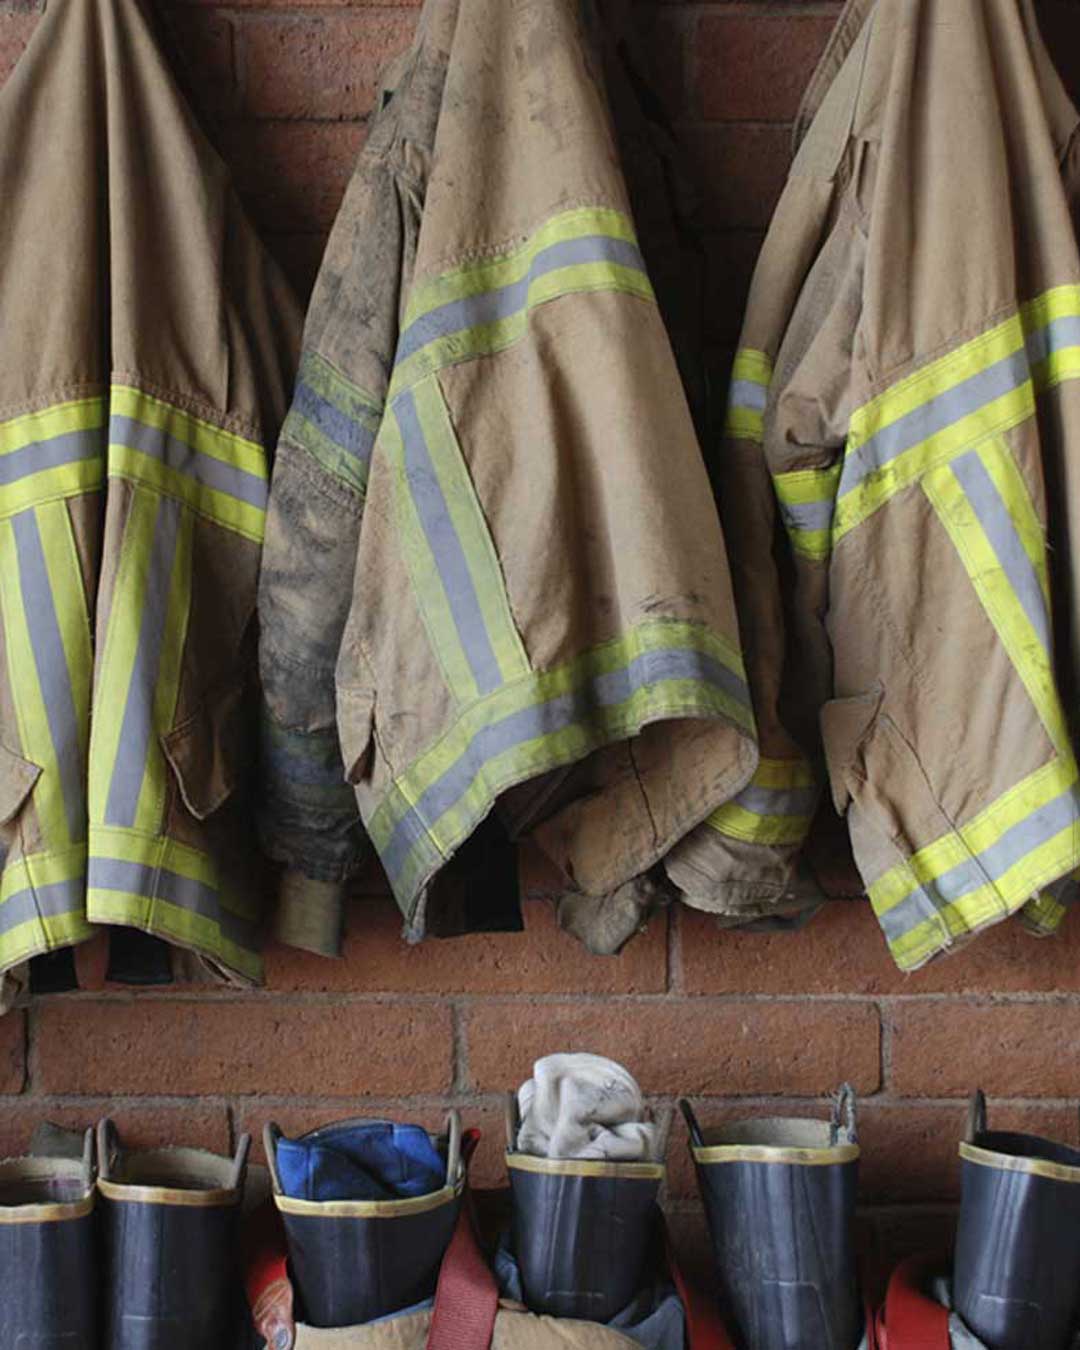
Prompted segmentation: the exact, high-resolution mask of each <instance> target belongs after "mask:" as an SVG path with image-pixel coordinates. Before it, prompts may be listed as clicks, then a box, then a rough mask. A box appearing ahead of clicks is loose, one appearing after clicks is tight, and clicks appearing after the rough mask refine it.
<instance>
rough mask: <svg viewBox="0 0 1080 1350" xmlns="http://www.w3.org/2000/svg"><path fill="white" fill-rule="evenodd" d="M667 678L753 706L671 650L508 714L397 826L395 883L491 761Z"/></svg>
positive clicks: (389, 866) (391, 843)
mask: <svg viewBox="0 0 1080 1350" xmlns="http://www.w3.org/2000/svg"><path fill="white" fill-rule="evenodd" d="M666 680H695V681H698V682H701V683H706V684H712V685H714V686H717V687H718V688H721V689H723V690H724V692H725V693H726V694H728V695H729V696H731V697H733V698H735V699H737V700H738V701H739V702H740V703H742V704H744V705H745V706H746V707H747V708H749V707H750V693H749V690H748V689H747V686H746V683H745V681H743V680H742V679H741V678H740V677H739V676H738V675H736V674H734V672H732V671H730V670H728V669H727V667H726V666H724V665H721V663H720V662H719V661H715V660H713V658H712V657H710V656H707V655H705V654H704V653H703V652H697V651H693V650H689V649H687V648H674V647H673V648H668V649H661V650H659V651H651V652H645V653H643V654H642V655H641V656H638V657H635V659H634V660H633V661H631V662H630V664H629V665H627V666H623V667H622V668H621V669H620V670H613V671H608V672H607V673H605V674H603V675H596V676H594V677H593V678H592V679H589V680H586V681H584V682H583V683H582V684H581V685H580V686H579V687H578V688H577V689H573V690H571V691H569V692H568V693H566V694H561V695H559V696H558V697H557V698H552V699H548V700H547V702H545V703H536V704H532V705H530V706H529V707H526V708H521V709H519V710H518V711H516V712H513V713H509V714H508V715H507V716H506V717H503V718H502V719H500V720H499V721H497V722H492V723H490V724H488V725H487V726H485V727H482V728H481V729H480V730H479V731H478V732H477V733H476V735H475V736H474V737H473V738H472V740H471V741H470V742H469V744H468V745H467V746H466V748H465V750H464V751H463V753H462V754H461V756H460V758H459V759H458V760H457V761H456V762H455V763H454V764H453V765H452V766H451V767H450V768H449V769H448V770H447V771H446V773H444V774H443V776H442V777H441V778H440V779H438V780H437V781H436V782H435V783H433V784H432V785H431V787H429V788H428V789H427V791H426V792H424V793H423V794H422V795H421V797H420V799H419V800H418V801H417V803H416V805H415V807H413V808H411V809H410V810H408V811H407V812H406V814H405V815H404V816H403V817H402V819H401V820H400V821H399V822H398V824H397V826H396V827H395V829H394V832H393V834H392V835H391V836H390V839H389V840H388V841H387V844H386V847H385V848H384V849H381V850H380V857H381V858H382V862H383V866H384V867H385V868H386V871H387V873H388V875H389V876H390V878H391V880H393V879H394V878H395V877H397V876H398V875H399V874H400V873H401V871H402V869H403V868H404V866H405V863H406V862H407V860H408V857H409V853H410V852H411V850H412V847H413V845H414V844H415V843H417V842H419V841H420V840H422V839H425V838H426V837H427V833H428V830H427V826H426V825H425V822H430V823H431V824H434V823H435V822H436V821H438V820H439V819H440V818H441V817H442V816H443V815H445V814H446V812H447V811H449V810H450V809H451V808H452V807H454V806H455V805H456V804H457V803H458V802H459V801H460V800H461V798H462V797H463V796H464V795H465V793H466V792H467V791H468V789H469V788H470V787H471V786H472V784H473V782H474V781H475V780H476V779H477V778H481V777H483V774H484V772H485V769H486V767H487V765H488V764H489V763H490V761H492V760H494V759H496V758H497V757H498V756H499V755H502V754H505V753H506V752H507V751H508V750H513V749H515V748H517V747H518V746H521V745H524V744H526V743H527V742H529V741H533V740H537V739H540V738H542V737H544V736H551V735H553V734H555V733H556V732H560V731H564V730H565V729H566V728H567V727H571V726H574V725H575V724H581V725H583V726H585V727H588V726H589V724H590V721H591V720H592V717H593V715H594V714H595V711H596V709H597V708H610V707H617V706H618V705H619V704H621V703H625V702H626V700H627V699H628V698H630V697H631V696H632V695H633V694H635V693H636V692H638V691H639V690H641V689H647V688H648V687H649V686H650V685H653V684H659V683H661V682H663V681H666Z"/></svg>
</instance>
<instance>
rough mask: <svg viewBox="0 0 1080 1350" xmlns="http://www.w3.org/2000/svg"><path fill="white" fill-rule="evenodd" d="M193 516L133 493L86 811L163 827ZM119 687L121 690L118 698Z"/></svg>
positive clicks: (106, 819) (107, 820) (113, 820)
mask: <svg viewBox="0 0 1080 1350" xmlns="http://www.w3.org/2000/svg"><path fill="white" fill-rule="evenodd" d="M193 531H194V517H193V516H192V514H191V513H190V512H189V511H185V510H184V508H183V507H182V506H181V504H180V503H179V502H176V501H174V500H172V499H171V498H156V497H154V496H151V495H150V494H148V493H136V494H135V497H134V499H133V501H132V504H131V510H130V512H129V514H128V519H127V523H126V526H125V530H124V539H123V545H122V548H123V553H124V559H125V561H124V563H123V564H122V565H121V567H120V569H119V571H118V573H117V576H116V581H115V591H114V594H113V596H112V598H111V603H110V606H109V615H110V618H109V626H108V631H107V635H106V640H105V644H104V652H103V656H102V660H101V666H100V670H99V673H98V681H97V687H98V688H99V689H109V690H112V691H114V693H115V694H116V695H117V697H115V698H114V699H109V700H107V701H105V706H104V707H103V708H102V709H101V711H100V712H98V713H96V714H95V717H94V742H93V747H94V748H93V753H92V755H91V771H90V818H91V820H92V822H93V823H95V824H106V825H117V826H127V827H136V828H139V829H141V830H144V831H145V832H147V833H148V834H157V833H158V832H159V831H160V829H161V827H162V816H163V811H164V805H165V793H166V786H167V782H168V770H167V768H166V764H165V757H164V754H163V753H162V750H161V745H160V741H159V737H160V736H161V734H162V733H163V732H166V731H168V730H169V729H170V728H171V727H172V725H173V722H174V720H175V713H176V704H177V698H178V696H179V686H180V667H181V661H182V653H183V648H184V643H185V641H186V637H187V627H188V618H189V612H190V607H191V604H190V600H191V572H192V557H191V554H192V539H193ZM121 691H123V693H122V696H120V693H121Z"/></svg>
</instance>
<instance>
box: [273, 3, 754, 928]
mask: <svg viewBox="0 0 1080 1350" xmlns="http://www.w3.org/2000/svg"><path fill="white" fill-rule="evenodd" d="M609 31H610V30H608V29H607V28H605V26H604V25H603V24H602V23H601V22H600V19H599V16H598V13H597V11H596V9H595V8H594V6H593V4H592V3H586V4H579V3H576V2H575V0H555V3H552V2H551V0H516V2H515V3H512V4H506V3H501V2H499V3H496V0H428V3H427V4H426V5H425V8H424V10H423V13H422V15H421V20H420V25H419V32H418V36H417V39H416V42H415V44H414V46H413V48H412V50H411V51H410V52H409V53H407V54H406V56H405V57H404V58H403V59H402V60H400V61H399V62H397V63H396V64H395V66H394V68H393V69H392V70H391V71H390V72H389V74H388V76H387V81H386V85H385V88H384V91H383V93H382V95H381V98H380V100H379V105H380V111H379V112H378V114H377V116H376V117H375V119H374V121H373V124H372V127H371V132H370V136H369V140H368V142H367V145H366V147H365V149H364V152H363V154H362V156H361V159H360V163H359V165H358V166H357V169H356V173H355V176H354V178H353V180H352V183H351V186H350V188H349V190H348V193H347V196H346V199H345V203H344V206H343V208H342V211H341V214H340V216H339V219H338V221H337V224H336V226H335V229H334V232H333V236H332V239H331V242H330V245H329V249H328V252H327V255H326V258H325V261H324V264H323V267H322V271H321V274H320V277H319V280H318V283H317V286H316V290H315V295H314V299H313V304H312V308H311V312H310V314H309V317H308V321H307V327H306V330H305V336H304V353H303V357H302V364H301V373H300V379H299V382H298V385H297V389H296V394H295V397H294V401H293V405H292V410H291V412H290V414H289V417H288V420H287V423H286V426H285V430H284V433H283V436H282V440H281V445H280V450H279V454H278V457H277V461H276V464H275V471H274V482H273V491H272V495H271V507H270V518H269V523H268V535H267V549H266V562H265V567H264V571H263V580H262V584H261V590H260V613H261V619H262V625H263V637H262V647H261V670H262V677H263V683H264V688H265V695H266V707H265V717H264V745H265V747H266V764H267V765H268V772H269V779H270V785H269V789H268V792H267V795H266V801H265V808H266V809H265V812H264V830H263V833H264V838H265V841H266V844H267V847H268V848H269V849H270V850H271V851H272V852H273V853H274V855H275V856H276V857H277V858H279V859H280V860H281V861H283V862H284V863H286V864H287V866H288V868H289V869H290V872H291V873H292V875H290V877H289V878H288V880H287V894H286V897H285V899H286V903H285V905H284V907H283V909H282V911H281V921H280V922H281V929H280V931H281V932H283V933H284V934H286V935H289V934H293V935H298V934H299V935H303V937H304V941H305V945H308V946H311V947H312V948H313V949H315V950H323V951H334V950H336V949H337V945H338V927H339V925H338V923H337V922H336V921H335V920H333V919H332V918H329V917H328V906H327V905H326V904H325V900H326V896H327V887H328V886H330V885H333V884H335V883H337V884H338V885H339V886H340V885H341V883H343V882H344V881H345V880H346V879H347V877H348V876H349V874H350V873H351V871H353V870H354V869H355V867H356V865H357V863H358V861H359V859H360V856H361V852H362V836H361V833H360V831H359V828H358V825H359V819H360V818H362V820H363V825H364V826H365V827H366V834H367V836H368V837H369V838H370V840H371V842H372V844H373V845H374V848H375V850H376V852H377V854H378V856H379V858H380V859H381V861H382V864H383V866H384V868H385V870H386V872H387V875H388V876H389V879H390V882H391V885H392V887H393V890H394V893H395V895H396V897H397V899H398V902H399V904H400V906H401V909H402V911H403V913H404V916H405V920H406V927H407V931H408V932H409V934H410V935H411V936H413V937H415V938H419V937H421V936H423V935H424V934H425V933H426V932H429V931H436V932H439V931H447V930H448V929H451V930H452V928H453V926H454V923H453V913H452V909H453V907H452V905H451V903H450V901H449V899H448V897H447V892H446V890H445V889H442V890H441V889H440V885H441V883H445V882H446V873H445V872H444V869H445V868H446V864H447V863H448V861H450V860H451V859H452V858H453V857H454V855H455V854H456V853H457V852H458V850H460V849H461V848H462V846H463V845H464V843H465V842H466V841H467V840H469V838H470V837H471V836H472V835H473V833H474V831H475V830H476V829H477V827H478V825H479V824H480V823H481V822H482V821H484V819H485V818H486V817H487V816H488V815H489V814H490V813H492V812H493V811H494V812H495V818H496V819H497V821H498V822H499V823H500V825H501V826H502V828H504V829H505V830H506V832H507V833H508V834H509V835H510V836H511V837H513V838H521V837H525V836H528V837H530V838H531V839H533V840H535V841H536V842H537V843H538V844H539V845H540V846H541V848H542V849H543V850H544V851H545V852H546V853H547V855H548V856H549V857H550V858H551V859H552V860H553V861H554V862H555V863H556V864H557V865H558V866H559V867H560V868H561V870H562V873H563V874H564V876H565V877H566V889H567V891H568V892H575V893H578V894H582V895H587V896H592V897H605V896H608V895H611V894H613V893H615V892H617V891H619V889H620V888H621V887H624V886H626V885H627V884H628V883H632V882H634V881H635V879H638V878H642V879H645V880H647V881H648V882H649V884H650V885H655V887H656V893H657V894H663V893H665V891H666V890H668V889H670V883H669V882H668V881H667V880H666V879H665V877H664V876H663V872H662V866H663V862H664V860H665V858H666V857H667V855H668V854H669V853H670V852H671V850H672V848H673V847H674V846H675V845H676V844H679V843H680V842H681V843H682V849H683V854H684V856H685V858H686V860H687V865H688V866H697V867H700V868H702V869H704V870H705V872H706V874H707V875H708V874H709V868H710V865H711V864H710V852H711V839H710V840H709V841H707V844H708V846H706V847H704V848H702V847H700V846H698V845H697V844H696V842H695V841H696V840H697V839H698V838H699V836H701V835H710V836H711V833H712V832H711V830H709V829H708V827H706V826H705V825H704V824H703V822H704V821H705V820H706V818H707V817H709V816H710V815H711V813H713V812H714V811H716V810H717V809H718V808H719V807H721V806H723V805H724V804H725V803H726V802H728V801H729V799H730V798H732V797H733V796H734V794H736V793H737V792H739V791H740V790H741V789H742V788H743V787H744V786H745V784H746V783H747V781H748V780H749V778H750V776H751V774H752V773H753V771H754V768H755V765H756V763H757V749H756V744H755V739H754V723H753V716H752V711H751V708H750V701H749V693H748V691H747V687H746V683H745V678H744V670H743V664H742V659H741V656H740V649H739V640H738V632H737V626H736V619H735V609H734V600H733V596H732V590H731V584H730V577H729V573H728V566H727V561H726V556H725V550H724V543H723V539H722V536H721V530H720V525H719V521H718V518H717V512H716V509H715V505H714V502H713V498H712V495H711V492H710V487H709V481H708V476H707V473H706V470H705V467H704V464H703V461H702V456H701V452H700V448H699V444H698V441H697V437H696V434H695V430H694V424H693V419H692V417H691V414H690V411H689V408H688V402H687V397H686V393H685V392H684V388H683V384H682V382H681V380H680V377H679V368H678V364H677V362H676V360H675V358H674V356H673V352H672V345H671V341H670V340H669V336H668V333H667V331H666V329H665V324H664V320H663V317H662V315H661V312H660V309H659V307H658V305H657V301H656V298H655V292H654V289H653V286H652V284H651V281H650V277H649V269H648V268H647V266H646V261H645V258H644V257H643V254H642V250H641V247H640V243H639V239H638V235H637V231H636V229H635V224H634V220H633V207H632V203H631V200H630V194H629V191H628V188H627V184H626V182H625V181H624V177H623V173H622V171H621V168H620V161H619V154H618V144H617V140H616V136H615V132H614V130H613V126H612V120H611V116H610V110H609V103H608V92H607V84H606V82H605V75H604V68H605V59H606V57H605V54H606V55H607V56H608V57H610V50H609V49H608V48H606V47H605V45H604V44H605V38H604V34H605V33H607V32H609ZM650 134H651V133H650ZM657 162H659V160H658V161H657ZM639 192H641V193H642V194H643V195H644V196H645V197H647V196H648V193H647V192H646V191H645V190H644V189H643V188H639ZM662 227H663V221H661V223H660V226H659V227H657V228H658V229H659V230H660V232H661V233H662V232H663V228H662ZM661 251H663V250H661ZM681 312H684V311H681V310H680V309H679V307H678V306H676V305H673V306H672V309H671V313H672V315H673V316H677V315H678V314H679V313H681ZM673 326H677V327H678V331H679V332H680V334H685V335H686V337H685V342H684V341H683V338H682V337H680V345H683V346H684V349H685V350H686V351H687V352H688V353H690V356H689V357H688V359H687V360H686V362H685V364H686V365H687V367H688V368H690V367H692V365H693V358H692V350H693V322H692V314H691V315H690V316H689V317H687V318H686V320H685V322H683V321H679V322H678V323H677V324H676V322H675V318H673ZM688 382H689V383H692V381H690V380H689V379H688ZM343 777H347V779H348V783H349V785H350V786H348V787H346V786H345V784H344V783H343V781H342V780H343ZM699 854H700V856H699ZM297 871H299V872H302V873H304V874H305V876H306V878H308V879H310V880H311V881H313V882H314V883H316V884H317V886H318V888H319V890H318V893H317V900H316V903H315V905H314V906H313V908H314V909H315V911H316V912H317V913H319V914H321V915H322V916H323V917H322V918H321V919H317V920H316V921H308V920H305V919H303V918H300V919H297V918H295V917H292V914H293V912H294V911H296V910H300V911H303V910H304V909H305V907H306V906H305V892H306V889H307V888H306V885H305V882H304V881H302V880H298V879H297V877H296V875H295V873H296V872H297ZM647 893H648V891H647V889H646V888H645V887H644V882H643V888H642V889H641V890H638V891H635V892H634V894H635V895H645V894H647ZM647 907H648V906H647V905H643V906H635V905H625V904H620V914H621V915H624V916H625V917H624V918H623V919H622V920H621V923H622V937H621V939H620V937H619V933H618V928H619V924H614V925H613V924H605V923H604V922H603V916H600V918H598V920H597V936H596V938H595V941H594V943H593V945H595V946H597V947H604V946H606V947H607V948H608V949H610V948H612V947H614V946H617V945H618V942H619V941H620V940H624V939H625V937H626V936H629V934H630V933H631V932H633V931H634V930H635V929H636V927H637V926H638V925H639V923H640V921H641V917H642V910H643V909H644V908H647ZM582 914H585V915H586V918H585V919H582ZM577 918H578V920H579V923H582V922H583V923H584V925H585V927H586V929H589V928H591V927H592V925H591V924H590V923H589V922H588V921H587V910H586V911H582V912H580V913H579V914H578V916H577ZM587 940H588V939H587Z"/></svg>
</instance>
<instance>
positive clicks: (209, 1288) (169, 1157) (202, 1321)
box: [98, 1120, 251, 1350]
mask: <svg viewBox="0 0 1080 1350" xmlns="http://www.w3.org/2000/svg"><path fill="white" fill-rule="evenodd" d="M250 1145H251V1140H250V1137H249V1136H248V1135H246V1134H245V1135H242V1136H241V1138H240V1143H239V1146H238V1148H237V1151H236V1157H235V1158H232V1159H229V1158H221V1157H219V1156H218V1155H217V1154H214V1153H207V1152H205V1151H204V1150H202V1149H193V1148H162V1149H153V1150H148V1151H146V1152H126V1151H124V1150H122V1149H121V1148H120V1144H119V1140H118V1139H117V1135H116V1128H115V1126H114V1125H113V1124H112V1122H111V1121H108V1120H103V1121H102V1122H101V1124H100V1125H99V1126H98V1192H99V1195H100V1208H101V1212H102V1219H103V1230H104V1243H105V1257H106V1296H105V1338H104V1350H194V1347H195V1346H198V1347H199V1350H234V1347H235V1345H236V1336H237V1325H236V1301H235V1297H234V1294H235V1289H236V1285H237V1282H238V1280H239V1278H240V1275H239V1268H238V1257H237V1252H238V1246H239V1215H240V1201H241V1197H242V1195H243V1189H244V1176H245V1171H246V1167H247V1155H248V1150H249V1148H250Z"/></svg>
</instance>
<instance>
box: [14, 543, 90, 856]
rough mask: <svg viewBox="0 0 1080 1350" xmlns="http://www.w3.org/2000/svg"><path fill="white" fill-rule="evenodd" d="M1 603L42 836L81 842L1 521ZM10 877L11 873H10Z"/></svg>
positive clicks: (22, 748) (55, 841)
mask: <svg viewBox="0 0 1080 1350" xmlns="http://www.w3.org/2000/svg"><path fill="white" fill-rule="evenodd" d="M0 603H2V608H3V619H4V639H5V646H6V648H7V659H8V680H9V682H10V686H11V693H12V698H13V700H14V703H15V719H16V723H17V726H18V729H19V742H20V751H21V753H22V755H23V756H24V757H25V758H26V759H29V760H32V761H33V763H35V764H36V765H38V767H39V768H40V769H41V771H42V772H41V777H40V778H39V779H38V782H37V785H36V787H35V788H34V796H33V805H34V811H35V812H36V814H37V817H38V821H39V823H40V827H41V831H42V834H43V835H44V837H45V839H46V840H48V841H49V842H50V843H51V844H52V845H54V846H62V845H64V844H69V843H73V842H75V841H74V840H72V839H71V838H70V835H69V831H68V814H67V810H66V807H65V803H64V794H63V778H62V775H61V773H60V762H59V757H58V754H57V748H56V747H55V746H54V744H53V737H52V731H51V729H50V726H49V715H48V709H47V708H46V704H45V696H44V694H43V692H42V689H41V684H40V680H39V677H38V671H37V659H36V656H35V653H34V644H33V641H32V639H31V635H30V626H29V623H28V618H27V611H26V606H25V604H24V600H23V595H22V589H21V586H20V568H19V557H18V552H17V549H16V541H15V532H14V527H13V525H12V522H10V521H4V522H3V523H0ZM5 877H6V874H5Z"/></svg>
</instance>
